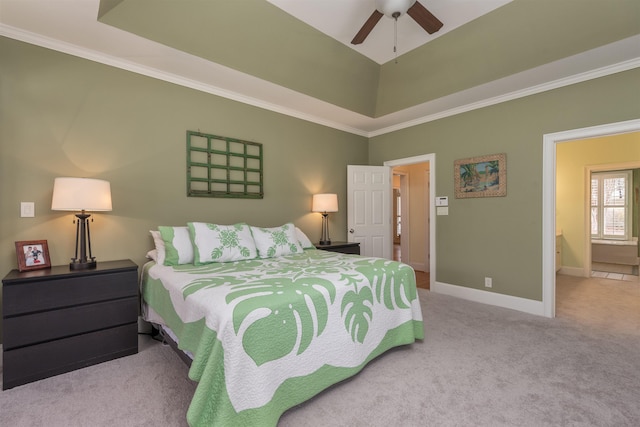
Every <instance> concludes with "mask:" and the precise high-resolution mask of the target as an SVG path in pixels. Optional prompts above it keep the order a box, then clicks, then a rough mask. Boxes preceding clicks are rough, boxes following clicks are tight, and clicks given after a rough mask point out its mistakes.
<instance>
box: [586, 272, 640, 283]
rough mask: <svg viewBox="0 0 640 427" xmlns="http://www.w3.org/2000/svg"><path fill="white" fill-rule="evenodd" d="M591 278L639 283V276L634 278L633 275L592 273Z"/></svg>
mask: <svg viewBox="0 0 640 427" xmlns="http://www.w3.org/2000/svg"><path fill="white" fill-rule="evenodd" d="M591 277H598V278H601V279H611V280H624V281H625V282H637V281H638V276H634V275H632V274H622V273H608V272H606V271H592V272H591Z"/></svg>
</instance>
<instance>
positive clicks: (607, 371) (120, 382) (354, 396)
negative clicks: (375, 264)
mask: <svg viewBox="0 0 640 427" xmlns="http://www.w3.org/2000/svg"><path fill="white" fill-rule="evenodd" d="M419 295H420V300H421V304H422V308H423V313H424V318H425V335H426V336H425V340H424V342H419V343H416V344H413V345H410V346H406V347H402V348H399V349H394V350H391V351H389V352H387V353H385V354H384V355H382V356H381V357H379V358H378V359H376V360H374V361H373V362H372V363H370V364H369V365H368V366H367V367H366V368H365V369H364V370H363V371H362V372H361V373H360V374H358V375H357V376H355V377H354V378H352V379H349V380H347V381H345V382H343V383H341V384H338V385H335V386H333V387H331V388H329V389H328V390H326V391H325V392H323V393H321V394H320V395H318V396H316V397H315V398H313V399H312V400H310V401H308V402H306V403H304V404H302V405H299V406H298V407H295V408H292V409H291V410H289V411H287V412H286V413H285V414H284V415H283V417H282V418H281V420H280V423H279V426H282V427H294V426H295V427H304V426H310V427H311V426H313V427H315V426H323V427H326V426H329V427H330V426H355V427H357V426H390V425H393V426H637V425H640V331H639V330H638V328H632V327H629V328H623V329H622V330H616V329H613V328H612V327H611V325H609V324H607V323H606V322H604V323H603V322H595V321H594V322H590V323H589V322H586V323H585V322H579V321H577V320H576V319H575V318H572V317H565V318H556V319H546V318H542V317H538V316H532V315H527V314H524V313H520V312H516V311H512V310H508V309H501V308H497V307H493V306H488V305H483V304H478V303H473V302H470V301H464V300H461V299H457V298H453V297H449V296H445V295H439V294H433V293H430V292H429V291H426V290H422V289H421V290H419ZM638 301H639V300H636V302H635V304H636V305H635V307H636V311H635V313H632V315H634V314H635V315H638V310H637V308H638V307H640V304H638ZM639 318H640V317H639ZM193 391H194V384H193V383H192V382H191V381H190V380H188V378H187V368H186V366H185V365H184V364H183V363H182V361H180V359H179V358H178V357H177V355H175V354H174V353H173V351H172V350H171V349H170V348H169V347H168V346H163V345H162V344H160V343H158V342H156V341H153V340H151V339H150V338H149V337H148V336H140V352H139V353H138V354H137V355H134V356H129V357H125V358H122V359H118V360H114V361H110V362H106V363H103V364H100V365H96V366H92V367H89V368H85V369H81V370H78V371H74V372H70V373H67V374H63V375H59V376H56V377H53V378H48V379H45V380H42V381H38V382H35V383H31V384H27V385H24V386H20V387H16V388H13V389H10V390H5V391H2V392H0V425H1V426H12V427H14V426H15V427H19V426H30V427H32V426H48V427H52V426H53V427H57V426H116V427H120V426H186V421H185V414H186V411H187V407H188V405H189V401H190V399H191V395H192V394H193Z"/></svg>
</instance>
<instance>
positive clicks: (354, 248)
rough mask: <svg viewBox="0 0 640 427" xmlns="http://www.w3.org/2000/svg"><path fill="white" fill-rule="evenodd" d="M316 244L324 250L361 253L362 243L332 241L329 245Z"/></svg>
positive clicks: (317, 247) (315, 244)
mask: <svg viewBox="0 0 640 427" xmlns="http://www.w3.org/2000/svg"><path fill="white" fill-rule="evenodd" d="M314 246H315V247H316V249H322V250H323V251H330V252H340V253H343V254H355V255H360V243H358V242H331V243H330V244H328V245H321V244H319V243H314Z"/></svg>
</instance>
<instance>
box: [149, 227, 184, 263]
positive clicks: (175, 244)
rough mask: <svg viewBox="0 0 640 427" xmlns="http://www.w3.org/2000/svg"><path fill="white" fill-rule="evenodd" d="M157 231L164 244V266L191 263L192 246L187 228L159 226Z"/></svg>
mask: <svg viewBox="0 0 640 427" xmlns="http://www.w3.org/2000/svg"><path fill="white" fill-rule="evenodd" d="M158 231H159V232H160V235H161V236H162V241H163V242H164V262H163V264H164V265H180V264H191V263H193V245H192V244H191V237H190V236H189V229H188V228H187V227H168V226H160V227H158Z"/></svg>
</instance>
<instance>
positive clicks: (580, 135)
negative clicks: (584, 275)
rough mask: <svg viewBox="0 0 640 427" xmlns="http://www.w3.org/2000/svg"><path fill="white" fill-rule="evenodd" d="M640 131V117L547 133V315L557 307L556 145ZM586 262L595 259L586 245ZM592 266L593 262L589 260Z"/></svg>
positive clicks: (544, 292)
mask: <svg viewBox="0 0 640 427" xmlns="http://www.w3.org/2000/svg"><path fill="white" fill-rule="evenodd" d="M637 131H640V120H639V119H636V120H629V121H626V122H619V123H611V124H607V125H601V126H594V127H589V128H582V129H574V130H569V131H563V132H557V133H553V134H546V135H544V136H543V148H542V154H543V162H542V194H543V198H542V199H543V200H542V231H543V237H542V281H543V282H542V305H543V315H544V316H546V317H555V309H556V307H555V306H556V271H555V270H556V269H555V265H556V261H555V256H556V184H557V183H556V161H557V159H556V148H557V147H556V146H557V144H560V143H565V142H569V141H576V140H581V139H588V138H596V137H605V136H609V135H617V134H622V133H630V132H637ZM585 246H586V248H585V253H586V252H587V251H588V256H587V257H585V258H584V259H585V263H586V262H587V261H588V262H589V264H590V262H591V253H590V252H591V251H590V247H588V245H585ZM585 265H586V268H587V269H589V265H587V264H585Z"/></svg>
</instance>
